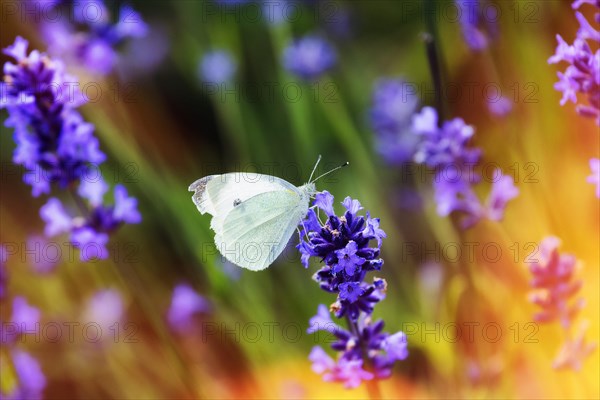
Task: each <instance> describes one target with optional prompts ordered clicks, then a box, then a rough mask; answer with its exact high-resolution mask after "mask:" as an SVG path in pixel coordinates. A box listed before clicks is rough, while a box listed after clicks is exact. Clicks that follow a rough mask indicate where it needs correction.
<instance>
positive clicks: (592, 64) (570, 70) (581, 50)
mask: <svg viewBox="0 0 600 400" xmlns="http://www.w3.org/2000/svg"><path fill="white" fill-rule="evenodd" d="M583 4H590V5H593V6H595V7H596V9H597V11H600V2H598V1H585V0H578V1H575V2H574V3H573V8H574V9H577V8H579V7H581V6H582V5H583ZM575 17H576V18H577V20H578V21H579V25H580V28H579V30H578V31H577V36H576V38H575V40H574V42H573V44H572V45H570V44H568V43H567V42H566V41H565V40H564V39H563V38H562V36H561V35H556V39H557V41H558V46H557V47H556V51H555V53H554V55H553V56H552V57H550V58H549V59H548V63H550V64H555V63H559V62H566V63H567V64H569V65H568V66H567V69H566V70H565V71H564V72H558V79H559V80H558V82H556V84H555V85H554V88H555V89H556V90H558V91H560V92H562V95H563V96H562V99H561V100H560V105H565V104H566V103H567V102H568V101H571V102H573V103H576V104H577V108H576V110H577V113H578V114H579V115H581V116H584V117H590V118H595V119H596V124H598V125H600V49H599V48H598V45H599V44H600V31H599V30H598V29H597V28H594V27H593V26H592V25H591V24H590V23H589V22H588V21H587V20H586V18H585V17H584V16H583V14H581V13H580V12H576V13H575ZM594 19H595V21H596V23H598V22H599V21H600V12H596V14H595V16H594ZM588 41H589V42H588ZM594 48H595V49H596V50H595V51H593V50H592V49H594ZM578 95H584V96H587V104H585V103H582V102H581V101H580V99H579V98H578Z"/></svg>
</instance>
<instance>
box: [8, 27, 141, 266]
mask: <svg viewBox="0 0 600 400" xmlns="http://www.w3.org/2000/svg"><path fill="white" fill-rule="evenodd" d="M27 46H28V43H27V41H26V40H25V39H23V38H21V37H17V38H16V39H15V43H14V44H13V45H11V46H9V47H7V48H6V49H5V50H4V52H5V54H7V55H9V56H11V57H13V58H14V59H15V60H16V61H17V64H13V63H11V62H7V63H6V64H5V65H4V73H5V82H4V83H2V85H3V86H2V88H0V93H1V94H2V97H1V98H0V108H6V109H7V110H8V114H9V117H8V119H7V120H6V121H5V125H6V126H7V127H12V128H14V129H15V134H14V137H15V141H16V142H17V148H16V150H15V153H14V155H13V161H14V162H15V163H16V164H19V165H23V166H24V167H25V168H26V170H27V172H26V174H25V176H24V181H25V182H26V183H27V184H29V185H31V186H32V188H33V195H34V196H38V195H40V194H42V193H50V191H51V189H52V185H53V184H54V185H56V186H58V188H59V189H62V190H66V189H70V190H71V194H72V195H73V196H74V197H75V199H76V202H77V203H78V206H79V208H80V210H79V211H80V212H82V213H84V214H85V215H84V216H77V217H74V216H72V215H71V214H70V213H69V212H68V211H67V209H66V208H65V206H63V203H62V202H61V201H60V200H58V199H57V198H54V197H52V198H50V199H48V202H47V203H46V204H45V205H44V206H43V207H42V208H41V209H40V216H41V217H42V219H43V220H44V221H45V222H46V227H45V234H46V236H48V237H53V236H56V235H59V234H63V233H70V234H71V242H72V243H73V245H74V246H75V247H79V248H81V249H82V252H81V259H82V260H83V261H88V260H90V259H93V258H106V257H107V255H108V251H107V250H106V247H105V245H106V243H107V242H108V233H111V232H113V231H114V230H115V229H116V228H118V227H119V226H120V225H122V224H123V223H129V224H133V223H139V222H140V221H141V216H140V214H139V212H138V211H137V200H136V199H134V198H131V197H129V196H128V195H127V191H126V189H125V188H124V187H122V186H120V185H117V186H116V187H115V189H114V195H115V202H114V205H112V206H108V205H104V204H103V197H104V194H105V193H106V191H107V190H108V185H107V184H106V183H105V182H104V180H103V179H102V177H101V176H99V177H97V178H95V179H94V180H90V179H89V176H90V175H92V176H93V174H89V173H90V172H92V171H94V172H97V171H96V170H95V167H96V165H97V164H99V163H101V162H103V161H104V159H105V155H104V154H103V153H102V152H101V151H100V149H99V142H98V140H97V139H96V138H95V137H94V134H93V130H94V126H93V125H92V124H89V123H87V122H85V121H84V120H83V118H82V117H81V115H80V114H79V113H78V111H77V110H76V108H77V107H78V106H80V105H81V104H82V102H83V101H82V96H81V93H79V92H77V91H74V92H67V91H65V92H63V90H64V89H65V88H68V87H69V86H71V85H72V84H73V83H76V82H77V81H76V80H75V79H74V78H72V77H69V76H67V75H66V74H65V73H64V68H63V65H62V63H60V62H58V61H53V60H51V59H50V58H48V57H47V56H46V55H45V54H42V53H39V52H38V51H36V50H33V51H31V52H30V53H29V55H27ZM66 93H70V94H69V95H66ZM73 189H77V190H76V191H75V190H73ZM86 202H87V205H86V204H85V203H86Z"/></svg>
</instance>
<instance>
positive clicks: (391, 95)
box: [370, 79, 419, 164]
mask: <svg viewBox="0 0 600 400" xmlns="http://www.w3.org/2000/svg"><path fill="white" fill-rule="evenodd" d="M372 103H373V105H372V107H371V110H370V121H371V127H372V129H373V131H375V133H376V135H377V136H376V139H377V150H378V151H379V153H380V154H381V155H382V156H383V157H384V158H385V160H386V161H387V162H388V163H391V164H402V163H405V162H407V161H410V160H412V158H413V157H414V154H415V152H416V150H417V146H418V143H419V137H418V136H417V135H415V134H414V132H412V129H411V128H412V127H411V116H412V115H413V114H414V112H415V110H416V108H417V106H418V104H419V100H418V98H417V96H416V95H415V94H414V93H413V92H411V90H410V87H409V86H408V85H407V84H406V83H405V82H404V81H402V80H393V79H382V80H380V81H378V82H377V83H376V84H375V89H374V92H373V101H372Z"/></svg>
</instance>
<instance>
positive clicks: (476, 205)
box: [412, 107, 519, 228]
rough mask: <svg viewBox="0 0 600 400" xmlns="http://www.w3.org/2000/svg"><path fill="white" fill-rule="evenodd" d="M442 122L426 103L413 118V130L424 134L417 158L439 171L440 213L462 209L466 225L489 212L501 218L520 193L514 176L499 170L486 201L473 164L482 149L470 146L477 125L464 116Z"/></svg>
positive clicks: (435, 186)
mask: <svg viewBox="0 0 600 400" xmlns="http://www.w3.org/2000/svg"><path fill="white" fill-rule="evenodd" d="M438 122H439V121H438V115H437V112H436V110H435V109H434V108H432V107H423V109H422V110H421V112H420V113H418V114H415V115H414V116H413V119H412V130H413V132H415V134H416V135H419V136H420V137H421V140H420V142H419V145H418V148H417V152H416V153H415V155H414V161H415V162H416V163H419V164H425V165H427V166H428V167H430V168H433V169H435V171H436V174H435V178H434V182H433V189H434V199H435V202H436V204H437V213H438V214H439V215H440V216H443V217H445V216H448V215H450V214H451V213H454V212H458V213H461V214H462V216H463V218H462V221H461V225H462V227H463V228H469V227H471V226H473V225H474V224H475V223H477V222H478V221H479V220H480V219H481V218H483V217H486V216H487V217H488V218H489V219H491V220H494V221H499V220H501V219H502V217H503V216H504V209H505V208H506V205H507V203H508V201H509V200H511V199H513V198H515V197H516V196H517V195H518V193H519V191H518V189H517V188H516V187H515V186H514V183H513V180H512V179H511V177H509V176H505V175H503V174H502V171H500V170H497V171H495V177H496V179H495V181H494V183H493V186H492V191H491V193H490V196H489V198H488V200H487V204H486V205H483V204H482V203H481V201H480V200H479V198H478V197H477V195H476V194H475V191H474V188H473V186H474V185H475V184H478V183H479V182H480V181H481V177H480V176H479V174H477V173H475V172H474V171H473V168H472V167H473V166H474V165H476V164H477V163H478V162H479V159H480V157H481V151H480V150H479V149H477V148H471V147H469V141H470V139H471V138H472V137H473V134H474V133H475V130H474V128H473V127H472V126H470V125H467V124H465V122H464V121H463V120H462V119H461V118H454V119H452V120H450V121H444V122H443V123H442V124H441V126H440V124H439V123H438Z"/></svg>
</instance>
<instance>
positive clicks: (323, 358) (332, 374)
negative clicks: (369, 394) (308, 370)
mask: <svg viewBox="0 0 600 400" xmlns="http://www.w3.org/2000/svg"><path fill="white" fill-rule="evenodd" d="M309 360H310V361H311V362H312V369H313V371H314V372H316V373H317V374H320V375H323V380H324V381H325V382H342V383H343V384H344V386H345V387H346V388H348V389H353V388H356V387H358V386H360V384H361V383H362V381H363V380H371V379H373V374H372V373H370V372H367V371H365V370H364V369H363V368H362V363H363V362H362V360H360V359H358V360H347V359H345V358H343V357H342V358H340V359H339V360H338V361H337V363H336V362H335V361H334V360H333V359H332V358H331V357H330V356H328V355H327V353H325V351H324V350H323V349H322V348H321V347H319V346H315V347H313V349H312V351H311V352H310V355H309Z"/></svg>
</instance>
